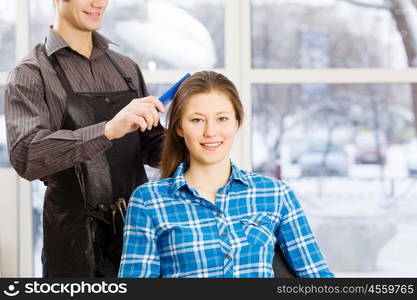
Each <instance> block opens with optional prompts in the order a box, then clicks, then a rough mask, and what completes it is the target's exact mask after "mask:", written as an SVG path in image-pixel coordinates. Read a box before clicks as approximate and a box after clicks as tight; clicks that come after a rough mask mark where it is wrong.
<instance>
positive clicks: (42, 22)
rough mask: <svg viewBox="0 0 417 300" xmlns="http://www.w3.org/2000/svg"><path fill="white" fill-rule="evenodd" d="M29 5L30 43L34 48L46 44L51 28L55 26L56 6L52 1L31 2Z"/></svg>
mask: <svg viewBox="0 0 417 300" xmlns="http://www.w3.org/2000/svg"><path fill="white" fill-rule="evenodd" d="M29 4H30V15H29V22H30V26H29V33H30V35H29V43H30V47H31V48H32V47H34V46H35V45H37V44H38V43H43V42H44V40H45V37H46V34H47V33H48V30H49V26H51V25H53V23H54V5H53V2H52V1H45V0H30V1H29Z"/></svg>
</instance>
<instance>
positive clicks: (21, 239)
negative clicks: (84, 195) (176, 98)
mask: <svg viewBox="0 0 417 300" xmlns="http://www.w3.org/2000/svg"><path fill="white" fill-rule="evenodd" d="M224 1H225V14H224V15H225V33H224V36H225V45H224V50H225V55H224V57H225V62H224V65H225V67H224V68H222V69H215V71H217V72H221V73H224V74H225V75H226V76H228V77H229V78H230V79H231V80H232V81H233V82H234V83H235V84H236V86H237V88H238V90H239V92H240V95H241V98H242V102H243V105H244V108H245V113H246V115H245V121H244V123H243V125H242V128H241V129H240V131H239V133H238V136H237V137H236V140H235V144H234V147H233V149H232V159H233V160H234V161H235V162H236V163H238V164H239V165H240V166H241V167H242V168H244V169H247V170H251V167H252V153H251V147H252V121H251V117H252V111H251V109H252V104H251V90H252V85H254V84H303V83H328V84H342V83H348V84H350V83H365V84H366V83H407V84H409V83H417V68H405V69H383V68H375V69H367V68H349V69H333V68H332V69H269V68H268V69H252V67H251V38H252V35H251V0H224ZM15 30H16V61H19V60H21V59H22V58H23V57H24V56H25V55H26V54H27V53H28V52H29V50H30V49H29V0H17V12H16V29H15ZM195 71H198V70H156V71H149V70H144V72H143V73H144V77H145V80H146V83H147V84H172V83H174V82H176V81H177V80H178V78H180V77H182V76H183V74H184V73H186V72H195ZM6 79H7V73H5V72H1V73H0V86H4V85H5V84H6ZM13 174H14V176H15V178H16V191H17V192H16V195H17V199H16V200H17V207H18V208H17V211H18V216H17V228H18V234H17V237H16V239H17V243H18V247H17V249H18V251H19V252H18V256H17V263H16V265H17V268H16V276H17V277H32V276H33V252H32V248H33V246H32V245H33V243H32V240H33V228H32V213H31V212H32V201H31V183H30V182H28V181H26V180H25V179H22V178H20V177H19V176H18V175H17V174H16V173H15V172H14V171H13ZM0 180H1V178H0Z"/></svg>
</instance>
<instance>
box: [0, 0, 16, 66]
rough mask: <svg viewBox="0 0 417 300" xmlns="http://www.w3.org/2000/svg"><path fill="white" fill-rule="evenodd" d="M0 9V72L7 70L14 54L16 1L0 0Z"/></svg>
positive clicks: (11, 63) (13, 61) (12, 62)
mask: <svg viewBox="0 0 417 300" xmlns="http://www.w3.org/2000/svg"><path fill="white" fill-rule="evenodd" d="M1 5H2V7H1V10H0V45H1V47H0V57H1V59H0V72H7V71H9V70H10V69H11V68H12V67H13V65H14V63H15V56H16V38H15V26H16V24H15V20H16V1H13V0H6V1H2V4H1Z"/></svg>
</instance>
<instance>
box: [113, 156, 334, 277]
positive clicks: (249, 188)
mask: <svg viewBox="0 0 417 300" xmlns="http://www.w3.org/2000/svg"><path fill="white" fill-rule="evenodd" d="M186 168H187V165H186V164H185V163H182V164H180V165H179V166H178V168H177V170H176V171H175V174H174V175H173V177H171V178H167V179H163V180H158V181H154V182H148V183H146V184H144V185H142V186H140V187H138V188H137V189H136V190H135V191H134V192H133V194H132V196H131V199H130V202H129V207H128V211H127V215H126V220H125V227H124V245H123V254H122V260H121V265H120V270H119V277H140V278H142V277H252V278H254V277H274V272H273V269H272V261H273V256H274V246H275V244H276V243H279V245H280V246H281V248H282V250H283V252H284V255H285V257H286V258H287V261H288V263H289V265H290V266H291V267H292V269H293V270H294V271H295V273H296V275H297V276H298V277H333V274H332V273H331V272H330V270H329V269H328V267H327V265H326V263H325V261H324V259H323V256H322V254H321V252H320V249H319V247H318V245H317V242H316V240H315V239H314V237H313V234H312V232H311V229H310V226H309V225H308V223H307V219H306V217H305V215H304V212H303V210H302V209H301V207H300V204H299V203H298V201H297V199H296V197H295V195H294V193H293V192H292V191H291V189H290V188H289V187H288V186H287V185H286V184H285V183H283V182H282V181H278V180H276V179H273V178H269V177H265V176H261V175H259V174H256V173H251V172H247V171H243V170H240V169H239V168H238V167H237V166H236V165H235V164H233V163H232V173H231V176H230V180H229V181H228V183H227V184H226V185H225V186H224V187H223V188H221V189H220V190H219V191H218V192H217V195H216V202H215V204H213V203H212V202H209V201H207V200H205V199H203V198H202V197H200V196H199V194H198V192H197V191H196V190H195V189H193V188H192V187H190V186H189V185H188V184H187V182H186V181H185V178H184V172H185V170H186Z"/></svg>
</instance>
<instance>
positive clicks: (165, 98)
mask: <svg viewBox="0 0 417 300" xmlns="http://www.w3.org/2000/svg"><path fill="white" fill-rule="evenodd" d="M190 76H191V74H190V73H187V74H185V76H184V77H183V78H181V79H180V80H178V81H177V82H176V83H175V84H174V85H173V86H171V87H170V88H169V90H167V91H166V92H165V93H164V94H163V95H162V96H161V97H159V100H160V101H161V102H162V103H163V104H164V105H166V104H168V103H169V101H171V100H172V99H174V96H175V93H176V92H177V91H178V88H179V87H180V85H181V83H183V81H184V80H185V79H187V78H188V77H190Z"/></svg>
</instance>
